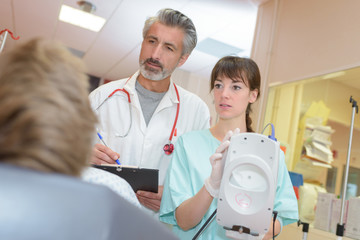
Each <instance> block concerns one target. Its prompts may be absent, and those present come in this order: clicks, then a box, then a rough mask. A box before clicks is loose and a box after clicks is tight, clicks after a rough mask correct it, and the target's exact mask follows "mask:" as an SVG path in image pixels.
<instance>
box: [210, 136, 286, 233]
mask: <svg viewBox="0 0 360 240" xmlns="http://www.w3.org/2000/svg"><path fill="white" fill-rule="evenodd" d="M279 152H280V144H279V142H277V141H276V139H275V137H271V136H265V135H262V134H258V133H240V134H238V135H234V136H232V137H231V141H230V146H229V148H228V150H227V153H226V154H224V158H225V159H224V160H226V161H225V165H224V173H223V178H222V181H221V186H220V192H219V199H218V205H217V215H216V220H217V222H218V224H219V225H222V226H224V228H225V229H226V236H228V237H230V238H233V239H257V238H256V236H259V235H263V234H265V233H266V232H268V231H269V226H270V224H271V217H272V214H273V207H274V198H275V192H276V186H277V173H278V165H279V162H278V159H279ZM239 230H242V232H243V233H240V232H239Z"/></svg>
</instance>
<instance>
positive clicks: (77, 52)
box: [68, 47, 85, 58]
mask: <svg viewBox="0 0 360 240" xmlns="http://www.w3.org/2000/svg"><path fill="white" fill-rule="evenodd" d="M68 49H69V50H70V52H71V53H72V54H74V55H75V56H77V57H79V58H82V57H83V56H84V55H85V53H84V52H82V51H80V50H77V49H74V48H71V47H68Z"/></svg>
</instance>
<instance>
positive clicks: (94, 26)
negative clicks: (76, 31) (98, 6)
mask: <svg viewBox="0 0 360 240" xmlns="http://www.w3.org/2000/svg"><path fill="white" fill-rule="evenodd" d="M59 20H60V21H63V22H67V23H70V24H73V25H76V26H79V27H82V28H85V29H88V30H91V31H94V32H98V31H100V29H101V28H102V27H103V26H104V24H105V22H106V20H105V19H104V18H102V17H99V16H95V15H94V14H91V13H87V12H84V11H82V10H79V9H75V8H72V7H69V6H66V5H62V6H61V10H60V15H59Z"/></svg>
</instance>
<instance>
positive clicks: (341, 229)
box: [336, 97, 358, 240]
mask: <svg viewBox="0 0 360 240" xmlns="http://www.w3.org/2000/svg"><path fill="white" fill-rule="evenodd" d="M350 103H352V115H351V124H350V136H349V147H348V152H347V159H346V169H345V177H344V184H343V194H342V199H341V211H340V223H338V224H337V227H336V236H338V238H337V239H338V240H340V239H342V237H343V236H344V230H345V227H344V225H345V224H344V208H345V199H346V190H347V181H348V174H349V165H350V153H351V142H352V133H353V129H354V118H355V112H356V113H358V105H357V102H356V101H355V100H354V99H353V98H352V97H350Z"/></svg>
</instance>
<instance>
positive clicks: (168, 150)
mask: <svg viewBox="0 0 360 240" xmlns="http://www.w3.org/2000/svg"><path fill="white" fill-rule="evenodd" d="M129 79H130V78H129ZM129 79H128V80H127V81H129ZM127 81H126V83H127ZM126 83H125V85H126ZM174 88H175V92H176V97H177V100H178V104H177V107H176V116H175V121H174V124H173V127H172V130H171V133H170V137H169V143H167V144H165V145H164V147H163V150H164V152H165V154H166V155H170V154H172V152H173V151H174V144H173V143H172V138H173V136H174V135H176V123H177V120H178V117H179V110H180V96H179V92H178V89H177V87H176V85H175V83H174ZM116 92H124V93H125V94H126V95H127V99H128V103H129V112H130V125H129V128H128V130H127V132H126V133H125V134H124V135H120V137H122V138H124V137H126V136H127V135H128V134H129V132H130V129H131V126H132V111H131V98H130V94H129V92H128V91H127V90H126V89H124V88H118V89H115V90H114V91H113V92H112V93H110V95H109V96H108V97H107V98H106V99H105V100H104V101H103V102H102V103H101V104H100V105H99V106H98V107H97V108H96V109H99V108H100V107H101V106H102V105H103V104H104V103H105V102H106V101H107V100H108V99H109V98H111V97H112V96H113V95H114V94H115V93H116Z"/></svg>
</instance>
